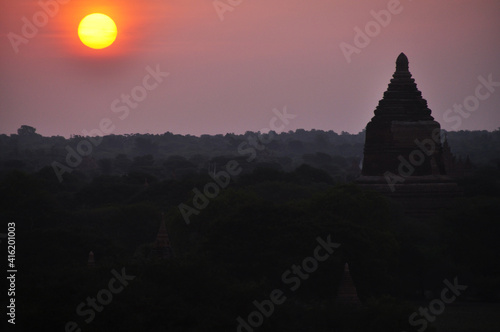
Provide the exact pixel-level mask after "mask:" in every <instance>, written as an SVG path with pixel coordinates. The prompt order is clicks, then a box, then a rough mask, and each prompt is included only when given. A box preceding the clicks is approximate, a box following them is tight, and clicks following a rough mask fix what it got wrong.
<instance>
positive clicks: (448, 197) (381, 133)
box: [356, 53, 461, 216]
mask: <svg viewBox="0 0 500 332" xmlns="http://www.w3.org/2000/svg"><path fill="white" fill-rule="evenodd" d="M374 113H375V116H374V117H373V118H372V119H371V120H370V122H368V124H367V126H366V137H365V146H364V158H363V163H362V170H361V177H359V178H358V179H357V181H356V182H357V183H358V184H359V185H360V186H361V187H363V188H365V189H369V190H374V191H378V192H381V193H383V194H385V195H387V196H389V197H391V198H392V199H394V200H395V201H397V202H398V203H399V204H400V205H401V206H402V207H403V210H404V212H405V213H407V214H410V215H414V216H428V215H432V214H435V213H436V212H437V211H438V210H439V209H441V208H444V207H446V206H449V204H450V203H451V201H452V199H453V198H454V197H457V196H460V195H461V190H460V188H459V187H458V185H457V184H456V182H455V181H454V179H453V178H452V177H451V176H449V174H447V173H448V171H449V170H448V171H447V169H446V167H445V160H444V159H445V158H444V157H445V156H443V143H442V139H441V126H440V124H439V122H437V121H435V120H434V118H433V117H432V116H431V113H432V111H431V110H430V109H429V108H428V106H427V101H426V100H425V99H424V98H422V93H421V92H420V91H419V90H418V88H417V85H416V83H415V80H414V79H413V78H412V75H411V73H410V71H409V61H408V58H407V57H406V55H405V54H404V53H401V54H400V55H399V56H398V58H397V60H396V71H395V73H394V74H393V76H392V79H391V81H390V83H389V86H388V88H387V91H385V93H384V96H383V99H382V100H380V101H379V104H378V106H377V107H376V109H375V112H374ZM445 148H446V149H447V150H446V151H445V152H449V146H448V144H447V142H446V146H445Z"/></svg>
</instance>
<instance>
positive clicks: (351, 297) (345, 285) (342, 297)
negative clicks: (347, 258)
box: [336, 263, 361, 306]
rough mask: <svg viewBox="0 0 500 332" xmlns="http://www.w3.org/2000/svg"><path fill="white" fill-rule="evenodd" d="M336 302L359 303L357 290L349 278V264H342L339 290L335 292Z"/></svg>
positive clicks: (353, 304)
mask: <svg viewBox="0 0 500 332" xmlns="http://www.w3.org/2000/svg"><path fill="white" fill-rule="evenodd" d="M336 302H337V304H341V305H348V306H357V305H360V304H361V301H360V300H359V297H358V292H357V290H356V286H355V285H354V282H353V280H352V278H351V272H350V270H349V264H347V263H345V265H344V274H343V275H342V279H341V280H340V284H339V290H338V292H337V299H336Z"/></svg>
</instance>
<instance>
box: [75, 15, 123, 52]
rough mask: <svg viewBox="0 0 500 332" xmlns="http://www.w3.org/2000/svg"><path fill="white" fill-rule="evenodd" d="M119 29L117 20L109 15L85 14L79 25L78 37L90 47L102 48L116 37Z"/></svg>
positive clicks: (111, 42)
mask: <svg viewBox="0 0 500 332" xmlns="http://www.w3.org/2000/svg"><path fill="white" fill-rule="evenodd" d="M117 34H118V30H117V28H116V24H115V22H114V21H113V20H112V19H111V18H110V17H109V16H107V15H104V14H101V13H94V14H90V15H87V16H85V17H84V18H83V19H82V21H81V22H80V25H79V26H78V37H80V40H81V41H82V43H83V44H85V45H86V46H88V47H90V48H94V49H102V48H106V47H108V46H110V45H111V44H113V42H114V41H115V39H116V35H117Z"/></svg>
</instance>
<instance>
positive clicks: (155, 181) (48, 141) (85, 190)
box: [0, 126, 500, 332]
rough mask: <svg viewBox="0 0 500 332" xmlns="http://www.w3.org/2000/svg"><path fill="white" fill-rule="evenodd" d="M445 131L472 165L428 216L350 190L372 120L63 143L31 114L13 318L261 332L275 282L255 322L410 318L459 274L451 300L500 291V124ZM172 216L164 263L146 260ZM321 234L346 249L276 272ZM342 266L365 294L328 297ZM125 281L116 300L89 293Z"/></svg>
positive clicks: (9, 218) (8, 178)
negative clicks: (39, 127)
mask: <svg viewBox="0 0 500 332" xmlns="http://www.w3.org/2000/svg"><path fill="white" fill-rule="evenodd" d="M446 137H447V140H448V142H449V145H450V146H451V149H452V152H453V154H454V155H455V157H456V158H457V160H465V159H466V158H467V157H469V159H470V161H471V163H472V165H473V168H472V171H471V172H470V174H468V175H467V176H466V177H462V178H458V179H456V180H457V182H458V183H459V185H460V186H461V188H462V189H463V192H464V194H463V196H462V197H460V198H458V199H457V200H456V202H455V203H454V205H453V206H452V207H451V208H448V209H443V211H441V212H440V213H439V214H438V215H435V216H432V217H429V218H427V219H421V218H414V217H411V216H408V215H405V214H404V213H403V211H402V209H401V208H400V207H399V206H397V205H396V203H394V202H392V201H390V200H389V199H387V198H386V197H384V196H381V195H379V194H377V193H374V192H366V191H363V190H361V189H360V188H359V187H357V186H356V184H355V179H356V178H357V177H358V176H359V175H360V163H361V160H362V155H363V145H364V132H361V133H359V134H354V135H353V134H349V133H345V132H342V133H341V134H337V133H335V132H333V131H328V132H327V131H320V130H311V131H306V130H296V131H295V132H284V133H279V134H278V133H274V132H271V133H268V134H261V133H254V132H247V133H245V134H244V135H235V134H226V135H213V136H210V135H202V136H200V137H195V136H190V135H187V136H183V135H175V134H172V133H168V132H167V133H165V134H163V135H144V134H134V135H110V136H105V137H82V136H74V137H71V138H69V139H66V138H64V137H60V136H56V137H43V136H41V135H39V134H37V133H36V130H35V128H32V127H29V126H23V127H21V128H20V129H19V131H18V134H17V135H10V136H8V135H0V195H1V196H2V197H1V200H0V218H1V220H2V227H3V228H2V230H0V233H1V232H3V231H5V230H6V229H7V223H15V225H16V232H17V233H16V243H17V245H16V249H17V250H16V253H17V258H16V260H17V265H18V275H17V276H18V279H17V282H16V284H17V287H18V288H17V290H16V303H17V310H18V311H17V316H16V325H18V326H17V327H19V328H20V330H23V331H34V330H42V331H44V330H50V331H80V329H81V331H115V330H116V331H151V332H154V331H252V330H254V329H253V328H250V329H249V328H248V327H241V325H239V324H240V322H241V321H242V320H243V321H248V319H249V317H250V315H251V313H252V312H253V311H255V310H259V309H258V308H259V306H261V307H262V306H263V303H269V302H265V301H266V300H268V299H270V298H273V295H272V294H273V290H276V289H279V290H281V291H282V292H281V293H282V296H281V300H282V301H280V303H279V305H278V304H275V305H274V306H273V308H272V310H270V309H269V307H268V311H267V312H268V313H269V314H268V315H263V316H265V317H264V318H263V321H262V322H261V324H259V326H258V327H256V328H255V330H259V331H363V332H367V331H394V332H396V331H398V332H399V331H418V330H419V328H422V327H423V326H422V325H419V324H410V322H409V319H408V317H410V316H411V315H412V313H414V312H416V311H417V308H418V306H419V305H417V303H422V305H424V306H425V305H428V304H429V301H431V300H432V299H434V298H438V297H439V296H440V294H441V290H442V289H443V287H444V284H443V280H445V279H446V280H449V281H451V282H453V280H454V279H455V278H457V279H458V283H459V284H461V285H467V289H466V290H465V291H463V292H462V294H461V295H460V296H458V299H457V302H460V303H472V304H477V303H481V304H488V305H489V304H492V305H494V304H498V303H499V301H500V266H499V264H498V262H499V261H500V243H499V241H498V234H500V224H499V223H498V216H499V215H500V130H497V131H494V132H487V131H460V132H448V133H446ZM224 174H229V176H226V177H224ZM233 174H234V175H233ZM210 183H212V185H211V186H209V185H208V184H210ZM207 186H208V187H209V188H208V189H207ZM199 193H201V194H203V195H202V196H203V197H204V199H201V200H200V199H199V197H200V195H199ZM197 195H198V198H197ZM182 207H185V208H184V210H183V208H182ZM186 207H187V208H186ZM193 210H194V211H193ZM186 211H187V212H186ZM162 213H163V214H164V218H165V220H166V226H167V230H168V234H169V237H170V241H171V245H172V253H173V256H172V258H171V259H169V260H162V259H158V258H155V257H154V256H152V255H151V253H152V248H153V243H154V242H155V239H156V235H157V233H158V229H159V225H160V221H161V220H162ZM186 215H188V217H186ZM328 239H329V240H331V241H332V242H335V243H337V244H339V246H338V247H337V248H336V249H335V250H332V252H331V253H329V256H328V258H327V259H325V260H324V261H320V262H318V263H317V268H314V269H313V271H311V272H310V273H307V274H305V273H304V271H301V272H300V273H298V272H297V273H295V274H294V277H293V279H292V278H288V279H286V278H284V277H283V276H284V275H286V274H287V272H289V271H294V272H295V268H296V267H297V266H300V265H302V266H304V265H303V264H304V263H303V262H306V261H307V259H308V257H311V256H313V255H314V253H315V248H316V247H317V246H318V243H322V242H321V241H323V242H325V241H329V240H328ZM1 246H2V250H4V249H5V247H4V243H2V244H1ZM5 250H6V249H5ZM90 251H92V252H93V254H94V257H95V266H92V267H89V266H88V258H89V252H90ZM345 262H348V263H349V266H350V269H351V275H352V278H353V280H354V283H355V285H356V288H357V291H358V295H359V298H360V300H361V301H362V303H363V305H362V306H360V307H354V308H351V307H345V306H341V305H339V304H338V303H337V302H336V301H335V300H336V294H337V291H338V287H339V282H340V280H341V277H342V273H343V269H344V263H345ZM294 267H295V268H294ZM117 274H119V275H121V277H120V278H118V277H117ZM127 276H128V277H127ZM113 278H114V279H113ZM127 278H128V279H127ZM116 279H118V280H121V281H122V285H123V287H121V288H120V291H116V292H114V293H113V295H112V299H109V298H106V299H105V300H106V301H100V302H99V303H101V305H99V304H95V307H93V306H92V305H90V304H88V303H89V302H87V301H88V299H89V298H95V297H97V298H98V299H99V298H101V300H102V299H104V298H105V296H104V297H103V295H102V294H104V293H103V292H102V290H108V289H113V288H112V287H114V286H113V284H112V283H111V282H110V280H116ZM291 280H293V282H292V281H291ZM288 281H289V282H288ZM4 282H5V287H6V288H4V289H7V288H8V287H7V282H6V281H4ZM291 286H292V287H291ZM107 294H110V292H107ZM104 302H105V304H102V303H104ZM82 303H83V304H82ZM2 305H5V306H6V305H7V304H6V303H2ZM447 306H448V305H447ZM449 306H453V304H450V305H449ZM91 308H93V309H91ZM447 308H448V307H447ZM495 308H497V309H496V310H498V306H496V307H495ZM446 310H450V309H446ZM264 311H265V310H264V309H262V308H261V312H264ZM271 311H272V312H271ZM239 318H240V319H239ZM238 319H239V320H238ZM3 323H4V322H3ZM239 326H240V327H239ZM438 327H439V319H438V320H436V322H435V323H434V322H429V325H428V326H427V323H426V331H433V330H434V331H435V330H436V328H438ZM476 327H477V328H478V329H471V330H470V331H472V330H474V331H477V330H481V331H483V332H485V331H496V330H498V322H496V321H489V320H487V319H482V320H481V321H478V322H477V325H476ZM438 330H439V329H438Z"/></svg>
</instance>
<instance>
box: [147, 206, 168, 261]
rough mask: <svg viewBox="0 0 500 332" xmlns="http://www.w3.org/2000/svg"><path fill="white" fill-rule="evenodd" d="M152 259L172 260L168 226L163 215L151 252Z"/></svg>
mask: <svg viewBox="0 0 500 332" xmlns="http://www.w3.org/2000/svg"><path fill="white" fill-rule="evenodd" d="M150 258H156V259H166V260H168V259H170V258H172V246H171V245H170V239H169V237H168V233H167V226H166V224H165V215H164V214H163V213H162V214H161V221H160V229H159V230H158V235H157V236H156V241H155V243H154V245H153V248H152V250H151V254H150Z"/></svg>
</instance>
